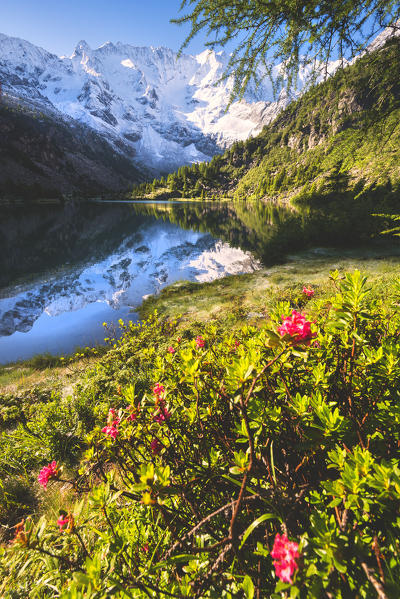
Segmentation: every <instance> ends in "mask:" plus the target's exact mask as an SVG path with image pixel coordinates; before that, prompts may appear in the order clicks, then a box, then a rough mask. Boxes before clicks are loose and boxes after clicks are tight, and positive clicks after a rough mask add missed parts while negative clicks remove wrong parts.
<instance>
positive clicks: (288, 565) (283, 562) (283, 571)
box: [271, 533, 300, 584]
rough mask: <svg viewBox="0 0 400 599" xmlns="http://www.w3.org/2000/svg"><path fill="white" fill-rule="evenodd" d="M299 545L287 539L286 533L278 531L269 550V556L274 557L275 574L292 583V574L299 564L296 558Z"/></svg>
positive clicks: (298, 555)
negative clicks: (281, 533)
mask: <svg viewBox="0 0 400 599" xmlns="http://www.w3.org/2000/svg"><path fill="white" fill-rule="evenodd" d="M298 549H299V545H298V543H295V542H294V541H289V539H288V538H287V536H286V535H280V534H279V533H278V534H277V535H276V537H275V541H274V546H273V548H272V551H271V557H273V558H274V560H275V561H274V567H275V572H276V575H277V576H278V577H279V578H280V579H281V580H282V581H283V582H288V583H289V584H292V582H293V580H292V576H293V574H294V573H295V571H296V570H298V568H299V565H298V563H297V561H296V560H298V559H299V557H300V554H299V551H298Z"/></svg>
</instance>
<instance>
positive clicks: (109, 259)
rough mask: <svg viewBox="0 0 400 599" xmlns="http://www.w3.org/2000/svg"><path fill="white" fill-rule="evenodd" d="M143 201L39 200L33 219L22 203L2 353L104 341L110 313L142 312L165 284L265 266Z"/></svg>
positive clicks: (112, 318)
mask: <svg viewBox="0 0 400 599" xmlns="http://www.w3.org/2000/svg"><path fill="white" fill-rule="evenodd" d="M141 208H142V207H139V206H137V205H135V206H130V205H129V206H118V205H114V206H96V205H88V206H78V207H74V208H73V210H72V209H71V207H67V208H65V207H54V206H53V207H51V209H50V210H49V211H47V210H45V209H44V208H43V207H39V208H38V211H37V212H35V211H34V210H33V209H30V210H31V211H30V212H29V213H28V215H27V216H28V218H26V219H24V215H23V214H22V213H20V215H19V216H20V219H18V218H17V217H18V211H15V210H14V211H13V212H12V214H11V215H10V219H9V230H12V227H13V226H14V223H17V227H18V231H17V234H15V232H14V237H13V244H11V246H10V251H9V261H5V267H4V269H2V278H3V280H5V281H7V283H10V281H11V285H10V284H9V285H8V287H3V289H2V291H1V292H0V362H6V361H11V360H16V359H19V358H26V357H29V356H31V355H33V354H35V353H38V352H43V351H51V352H53V353H60V352H61V353H65V352H71V351H73V350H74V348H75V347H76V346H77V345H91V344H95V343H99V342H101V341H102V340H103V339H104V331H103V327H102V322H103V321H106V322H109V323H110V322H111V323H112V322H114V323H115V322H117V321H118V319H119V318H123V319H124V320H126V319H128V318H131V319H135V318H136V315H135V313H134V309H135V307H136V306H137V305H138V304H140V302H141V301H142V298H143V297H144V296H146V295H147V294H152V293H156V292H157V291H158V290H159V289H160V288H161V287H163V286H165V285H168V284H171V283H173V282H175V281H177V280H180V279H189V280H198V281H206V280H213V279H215V278H218V277H222V276H225V275H227V274H236V273H241V272H251V271H253V270H254V269H256V268H257V267H258V263H257V261H256V260H255V259H254V258H253V257H252V256H251V255H250V254H248V253H246V252H243V251H242V250H241V249H240V248H232V247H230V246H229V245H228V244H227V243H225V242H224V241H222V240H221V239H219V238H217V237H214V236H213V235H212V234H210V233H209V232H207V231H206V230H204V231H200V230H199V229H197V230H194V229H193V228H191V227H188V228H183V227H181V226H179V225H178V224H177V223H174V222H171V221H170V220H169V219H168V218H166V219H162V218H156V217H155V216H154V215H153V214H151V213H145V211H143V210H141ZM2 227H3V228H4V230H7V227H5V225H4V221H2ZM35 231H37V233H38V234H37V235H35ZM44 231H47V232H46V234H44ZM3 256H4V254H3ZM13 273H14V275H13ZM13 276H14V281H13ZM15 279H17V281H15Z"/></svg>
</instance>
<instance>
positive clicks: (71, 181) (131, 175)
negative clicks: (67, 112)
mask: <svg viewBox="0 0 400 599" xmlns="http://www.w3.org/2000/svg"><path fill="white" fill-rule="evenodd" d="M0 160H1V169H0V198H2V197H12V198H15V197H25V198H29V199H32V198H34V197H43V196H44V197H54V196H59V195H60V194H63V193H65V194H69V193H73V192H79V193H81V194H89V195H93V194H95V193H101V192H110V191H112V192H117V191H126V190H127V189H129V187H130V186H131V185H132V183H133V182H135V181H142V180H143V179H144V173H143V171H142V170H141V169H140V170H139V169H138V168H137V167H136V166H134V164H133V163H132V161H129V160H128V159H127V158H126V157H125V156H124V155H122V154H121V153H119V152H117V151H116V149H115V148H114V147H113V146H112V145H111V144H110V143H108V142H107V140H106V139H105V138H104V137H102V136H100V135H99V134H98V133H96V132H95V131H94V130H93V129H90V128H89V127H87V126H85V125H82V124H80V123H78V122H77V121H74V120H73V119H68V120H66V119H63V118H62V117H61V115H59V114H57V113H56V112H47V113H46V114H45V113H43V112H42V111H40V110H38V109H37V108H35V107H32V106H29V105H28V104H27V103H22V102H20V101H18V102H13V101H10V100H8V99H7V98H6V97H3V98H2V101H1V103H0Z"/></svg>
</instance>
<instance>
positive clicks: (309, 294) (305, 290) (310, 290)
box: [303, 285, 315, 297]
mask: <svg viewBox="0 0 400 599" xmlns="http://www.w3.org/2000/svg"><path fill="white" fill-rule="evenodd" d="M303 293H304V294H305V295H306V296H307V297H312V296H313V295H314V293H315V291H314V289H313V288H312V287H310V286H308V287H306V286H305V285H304V287H303Z"/></svg>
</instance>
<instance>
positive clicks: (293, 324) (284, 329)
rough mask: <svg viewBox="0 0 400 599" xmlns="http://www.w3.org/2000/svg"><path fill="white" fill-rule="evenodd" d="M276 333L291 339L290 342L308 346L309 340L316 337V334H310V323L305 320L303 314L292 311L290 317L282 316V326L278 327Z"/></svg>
mask: <svg viewBox="0 0 400 599" xmlns="http://www.w3.org/2000/svg"><path fill="white" fill-rule="evenodd" d="M278 333H279V334H280V336H281V337H285V336H286V335H287V336H288V337H291V342H292V343H293V344H296V343H306V344H307V345H309V344H310V341H311V339H313V338H314V337H316V336H317V333H312V332H311V322H310V321H309V320H306V318H305V316H303V314H300V312H296V310H293V311H292V315H291V316H287V317H285V316H282V324H281V325H280V326H279V327H278Z"/></svg>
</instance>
